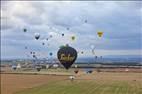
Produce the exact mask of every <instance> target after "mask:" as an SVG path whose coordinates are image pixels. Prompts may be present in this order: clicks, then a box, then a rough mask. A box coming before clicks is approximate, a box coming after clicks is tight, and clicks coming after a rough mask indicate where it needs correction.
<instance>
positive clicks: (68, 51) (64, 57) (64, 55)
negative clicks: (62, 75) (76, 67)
mask: <svg viewBox="0 0 142 94" xmlns="http://www.w3.org/2000/svg"><path fill="white" fill-rule="evenodd" d="M57 57H58V59H59V61H60V63H61V64H62V65H63V66H64V67H65V68H66V69H69V68H70V67H71V65H72V64H73V63H74V62H75V60H76V58H77V51H76V50H75V49H74V48H72V47H70V46H65V47H62V48H60V49H59V50H58V52H57Z"/></svg>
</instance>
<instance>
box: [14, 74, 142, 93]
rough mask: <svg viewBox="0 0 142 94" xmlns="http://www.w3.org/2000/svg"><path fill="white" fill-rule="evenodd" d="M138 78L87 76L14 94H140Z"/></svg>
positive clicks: (107, 75) (141, 87)
mask: <svg viewBox="0 0 142 94" xmlns="http://www.w3.org/2000/svg"><path fill="white" fill-rule="evenodd" d="M102 77H103V78H102ZM105 77H106V78H105ZM129 77H132V78H130V79H129ZM140 77H141V76H140V75H139V74H128V75H127V74H117V73H116V74H115V73H113V74H101V73H100V74H96V75H95V76H94V75H90V74H89V75H85V76H82V77H77V79H75V80H74V81H70V80H69V79H66V80H62V81H59V82H54V83H53V82H52V83H51V82H50V83H47V84H45V85H42V86H39V87H35V88H31V89H26V90H24V91H20V92H17V93H16V94H142V83H141V78H140ZM123 78H124V79H123ZM135 78H138V79H136V80H134V79H135ZM127 79H128V80H127Z"/></svg>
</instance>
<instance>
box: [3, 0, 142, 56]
mask: <svg viewBox="0 0 142 94" xmlns="http://www.w3.org/2000/svg"><path fill="white" fill-rule="evenodd" d="M141 10H142V7H141V2H139V1H132V2H130V1H124V2H119V1H84V2H81V1H75V2H74V1H50V2H49V1H42V2H40V1H34V2H33V1H22V2H21V1H2V10H1V12H2V16H1V23H2V24H1V27H2V29H1V38H2V49H6V48H8V49H9V50H3V53H5V55H4V56H6V55H8V56H12V54H15V56H16V55H17V56H20V55H21V57H22V53H23V52H24V51H22V49H23V48H22V47H25V46H27V45H28V46H29V47H30V48H31V50H35V51H37V50H38V49H40V50H41V51H42V52H46V51H47V54H46V55H48V52H54V53H56V52H57V50H58V48H59V46H61V45H65V44H70V45H71V46H73V47H74V48H76V49H77V50H84V51H86V52H87V54H85V55H88V56H89V55H90V53H89V51H90V46H91V45H92V44H93V45H95V49H96V50H99V51H100V53H101V54H102V55H103V54H104V55H105V54H106V53H108V55H109V51H110V54H111V52H112V50H114V51H113V54H118V51H120V53H119V54H121V53H122V55H123V54H125V53H123V52H122V51H124V50H126V52H127V53H126V54H132V55H133V54H136V53H135V52H134V51H135V50H141V46H142V45H141V36H142V33H141V32H142V29H141V13H142V12H141ZM85 20H87V23H85ZM24 28H26V29H27V32H26V33H24V32H23V29H24ZM67 28H69V30H67ZM98 31H103V32H104V34H103V37H102V38H98V36H97V32H98ZM34 33H40V36H41V37H40V40H38V41H36V40H35V39H34ZM51 34H52V35H53V38H50V39H49V40H48V41H46V40H45V39H46V38H49V36H50V35H51ZM62 34H65V36H64V37H62ZM71 36H75V37H76V40H75V41H72V40H71ZM42 42H45V44H46V45H45V47H43V46H42ZM49 44H50V46H49ZM16 48H18V49H21V50H18V49H16ZM104 50H105V51H104ZM128 50H129V51H130V52H129V51H128ZM99 51H98V54H99ZM103 51H104V53H103ZM15 52H17V54H16V53H15ZM124 52H125V51H124ZM3 53H2V55H3Z"/></svg>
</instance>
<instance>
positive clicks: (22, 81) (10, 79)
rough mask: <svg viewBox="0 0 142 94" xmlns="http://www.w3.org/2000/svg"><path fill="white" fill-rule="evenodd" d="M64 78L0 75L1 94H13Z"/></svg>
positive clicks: (63, 77)
mask: <svg viewBox="0 0 142 94" xmlns="http://www.w3.org/2000/svg"><path fill="white" fill-rule="evenodd" d="M65 78H67V77H66V76H52V75H20V74H18V75H16V74H1V94H13V93H14V92H17V91H21V90H23V89H26V88H32V87H35V86H39V85H43V84H47V83H48V82H52V81H58V80H63V79H65Z"/></svg>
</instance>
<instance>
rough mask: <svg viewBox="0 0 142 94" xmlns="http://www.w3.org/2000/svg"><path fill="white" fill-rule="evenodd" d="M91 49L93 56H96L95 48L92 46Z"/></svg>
mask: <svg viewBox="0 0 142 94" xmlns="http://www.w3.org/2000/svg"><path fill="white" fill-rule="evenodd" d="M91 49H92V54H93V55H95V46H94V45H91Z"/></svg>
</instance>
